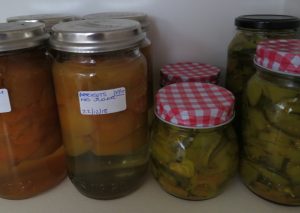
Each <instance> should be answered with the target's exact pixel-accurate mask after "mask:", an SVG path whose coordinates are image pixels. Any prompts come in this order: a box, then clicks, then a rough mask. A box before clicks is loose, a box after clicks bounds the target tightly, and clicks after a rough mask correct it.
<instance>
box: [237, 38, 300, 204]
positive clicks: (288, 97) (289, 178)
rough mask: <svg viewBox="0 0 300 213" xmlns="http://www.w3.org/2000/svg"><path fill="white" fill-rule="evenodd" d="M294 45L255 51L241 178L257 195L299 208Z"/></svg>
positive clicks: (297, 50) (299, 119)
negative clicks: (254, 68) (254, 70)
mask: <svg viewBox="0 0 300 213" xmlns="http://www.w3.org/2000/svg"><path fill="white" fill-rule="evenodd" d="M299 57H300V40H271V41H265V42H263V43H260V44H259V45H258V47H257V56H256V64H257V73H256V74H255V75H254V76H253V77H252V78H251V79H250V81H249V82H248V85H247V88H246V93H245V100H244V114H243V123H244V125H243V138H244V144H243V147H244V148H243V154H242V162H241V167H240V173H241V177H242V179H243V181H244V183H245V184H246V185H247V186H248V188H249V189H250V190H251V191H253V192H254V193H256V194H257V195H259V196H261V197H263V198H265V199H267V200H270V201H273V202H276V203H280V204H286V205H300V134H299V126H300V115H299V113H300V61H299V60H297V58H299Z"/></svg>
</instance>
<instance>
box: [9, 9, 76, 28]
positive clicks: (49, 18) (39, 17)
mask: <svg viewBox="0 0 300 213" xmlns="http://www.w3.org/2000/svg"><path fill="white" fill-rule="evenodd" d="M77 19H79V18H78V17H77V16H74V15H67V14H59V13H50V14H34V15H24V16H12V17H8V18H7V19H6V20H7V22H42V23H44V24H45V30H46V31H47V32H50V31H51V27H52V26H53V25H55V24H58V23H60V22H68V21H74V20H77Z"/></svg>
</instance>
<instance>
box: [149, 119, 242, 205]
mask: <svg viewBox="0 0 300 213" xmlns="http://www.w3.org/2000/svg"><path fill="white" fill-rule="evenodd" d="M154 121H155V122H154V124H153V127H152V128H153V129H152V132H151V146H150V153H151V171H152V174H153V175H154V177H155V179H156V180H157V181H158V183H159V184H160V186H161V187H162V188H163V189H164V190H165V191H166V192H168V193H169V194H171V195H174V196H176V197H179V198H182V199H187V200H205V199H209V198H213V197H216V196H217V195H219V194H220V193H221V192H222V191H223V190H224V188H225V186H226V185H227V183H228V182H229V181H230V180H231V178H232V177H233V176H234V174H235V172H236V169H237V165H238V148H237V143H236V136H235V132H234V130H233V128H232V126H231V124H227V125H224V126H221V127H216V128H210V129H187V128H181V127H175V126H173V125H170V124H167V123H165V122H163V121H161V120H159V119H158V118H156V119H155V120H154Z"/></svg>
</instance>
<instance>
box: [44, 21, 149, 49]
mask: <svg viewBox="0 0 300 213" xmlns="http://www.w3.org/2000/svg"><path fill="white" fill-rule="evenodd" d="M52 31H53V32H52V36H51V38H50V45H51V46H52V48H53V49H56V50H60V51H65V52H74V53H99V52H111V51H116V50H123V49H130V48H135V47H138V46H139V45H140V44H141V42H142V41H143V40H144V39H145V33H143V32H142V31H141V27H140V24H139V23H138V22H137V21H133V20H125V19H104V20H80V21H72V22H65V23H60V24H56V25H54V26H53V27H52Z"/></svg>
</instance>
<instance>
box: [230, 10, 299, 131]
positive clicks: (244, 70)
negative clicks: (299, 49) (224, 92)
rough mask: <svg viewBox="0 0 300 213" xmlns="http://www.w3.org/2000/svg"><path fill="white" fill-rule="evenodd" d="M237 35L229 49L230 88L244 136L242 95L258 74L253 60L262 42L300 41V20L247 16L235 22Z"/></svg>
mask: <svg viewBox="0 0 300 213" xmlns="http://www.w3.org/2000/svg"><path fill="white" fill-rule="evenodd" d="M235 25H236V27H237V32H236V34H235V36H234V38H233V39H232V41H231V43H230V45H229V47H228V55H227V74H226V88H227V89H229V90H230V91H231V92H232V93H233V94H234V96H235V97H236V105H235V107H236V119H235V123H236V128H237V133H239V132H241V129H240V127H241V125H242V124H241V116H242V115H241V113H242V109H241V107H242V94H243V90H244V88H245V85H246V84H247V81H248V80H249V79H250V77H251V76H252V75H253V74H254V73H255V72H256V69H255V67H254V65H253V57H254V54H255V49H256V45H257V44H258V42H260V41H262V40H266V39H280V38H284V39H288V38H296V36H297V28H298V27H299V26H300V20H299V19H298V18H296V17H293V16H286V15H243V16H239V17H237V18H236V19H235Z"/></svg>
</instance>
